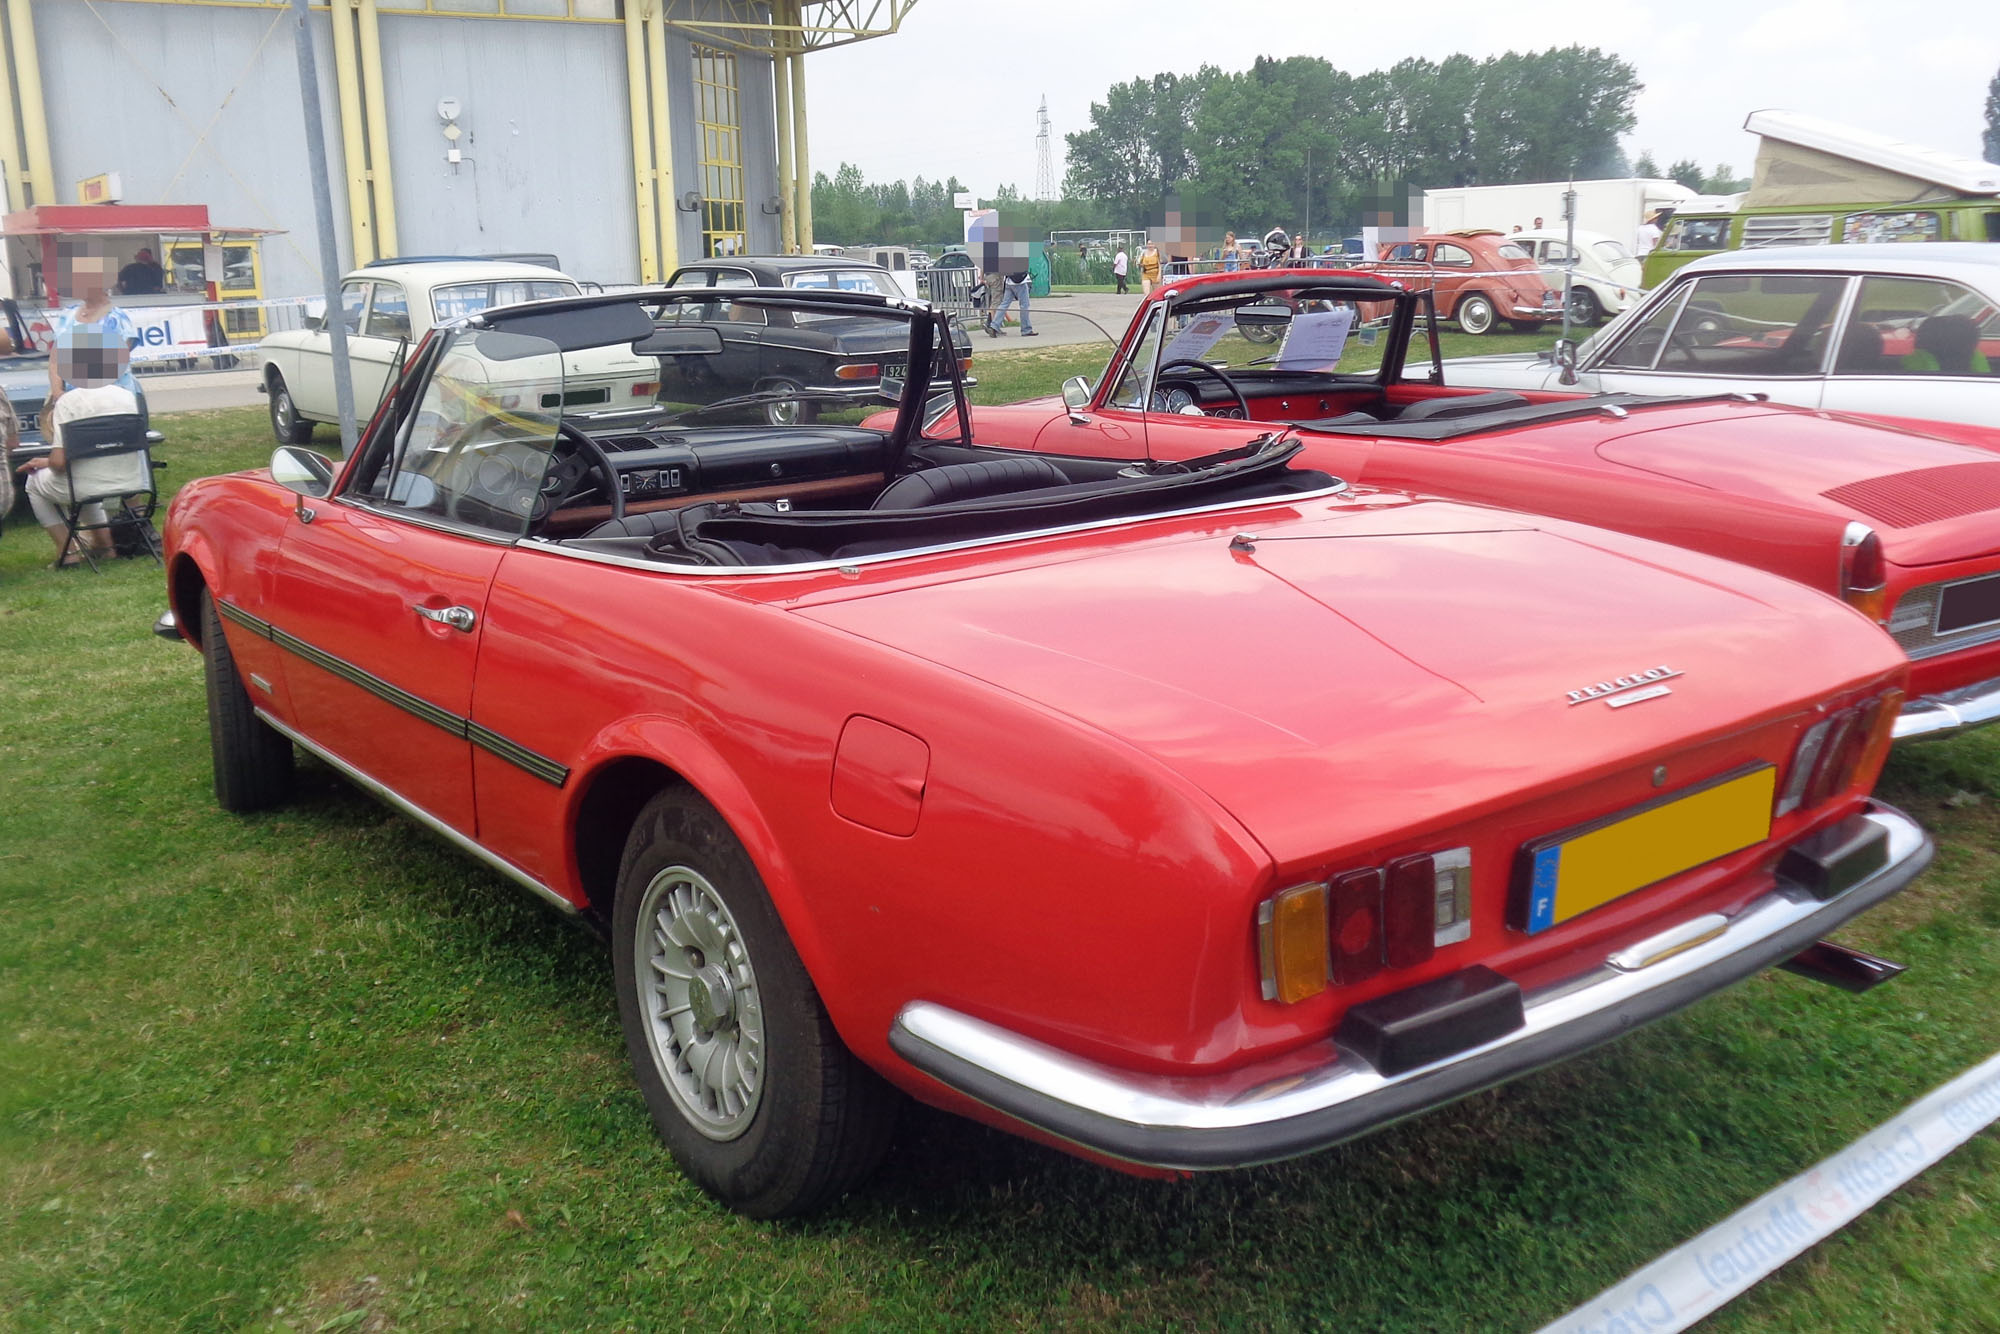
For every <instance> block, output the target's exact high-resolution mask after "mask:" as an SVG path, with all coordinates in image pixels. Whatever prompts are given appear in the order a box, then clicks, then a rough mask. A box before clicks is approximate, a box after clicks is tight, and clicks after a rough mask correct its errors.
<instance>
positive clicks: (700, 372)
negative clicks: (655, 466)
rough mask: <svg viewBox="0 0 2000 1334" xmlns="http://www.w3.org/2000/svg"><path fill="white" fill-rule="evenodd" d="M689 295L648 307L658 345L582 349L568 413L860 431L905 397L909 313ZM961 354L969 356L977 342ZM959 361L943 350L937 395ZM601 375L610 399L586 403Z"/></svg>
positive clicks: (720, 292)
mask: <svg viewBox="0 0 2000 1334" xmlns="http://www.w3.org/2000/svg"><path fill="white" fill-rule="evenodd" d="M689 295H690V297H691V298H694V299H688V300H679V301H670V302H658V301H653V302H647V303H645V304H644V306H643V309H645V310H646V312H647V314H648V317H649V318H650V319H651V320H652V322H653V324H654V334H653V336H652V337H651V338H649V339H641V340H639V341H638V342H636V343H627V344H625V345H624V346H619V347H603V348H592V349H588V350H585V351H578V352H572V353H571V354H570V356H569V364H568V370H569V374H568V378H567V381H566V385H565V393H564V399H565V408H566V410H568V411H570V412H571V413H572V415H574V414H575V413H577V412H578V411H581V412H582V413H584V414H590V415H597V414H605V413H608V414H611V415H615V416H619V417H625V416H639V417H643V418H644V419H645V421H646V422H648V423H649V424H658V423H661V422H669V421H685V422H688V423H690V424H692V425H697V426H722V425H732V424H735V425H742V424H752V423H762V424H764V425H771V426H790V425H803V424H808V423H813V422H818V423H821V424H829V425H831V424H838V425H855V424H858V423H859V422H861V421H862V420H863V419H864V418H867V417H869V416H871V415H873V414H875V413H877V412H880V411H881V410H882V409H883V408H884V407H885V406H888V405H890V404H893V403H895V402H896V401H897V399H898V397H899V396H900V395H901V392H902V385H903V380H904V377H905V375H906V374H907V371H908V368H909V355H910V354H909V348H910V320H909V318H908V317H906V316H903V315H901V314H895V315H890V314H886V313H878V312H877V311H876V310H873V309H869V308H866V307H862V308H858V309H845V310H839V309H829V308H826V307H820V308H818V309H808V308H806V307H805V306H804V305H803V304H790V303H787V302H785V301H784V300H783V299H777V298H770V297H764V298H757V297H748V298H742V299H738V298H737V297H735V296H733V295H731V294H729V293H727V292H726V291H725V290H724V289H710V290H708V291H707V292H706V293H704V294H702V296H701V297H695V294H694V293H690V294H689ZM959 337H960V338H961V339H963V335H962V334H960V335H959ZM956 354H957V355H958V356H959V357H960V358H961V360H964V359H966V358H969V356H970V348H969V346H968V343H967V342H964V341H961V342H960V343H959V345H958V347H957V350H956ZM952 356H953V352H952V350H950V349H939V353H938V357H937V363H936V366H935V367H934V369H933V372H932V375H933V381H934V383H933V385H932V390H933V392H936V391H937V390H938V389H939V388H940V386H942V388H943V389H944V391H946V392H949V390H950V377H951V358H952ZM600 380H601V381H607V382H608V383H607V386H606V387H607V388H608V391H609V392H608V393H607V394H606V396H605V397H604V398H603V399H601V400H595V402H594V403H593V404H591V405H581V396H580V393H579V390H580V389H582V388H583V387H584V386H586V385H594V384H595V383H597V382H599V381H600ZM597 404H601V406H597Z"/></svg>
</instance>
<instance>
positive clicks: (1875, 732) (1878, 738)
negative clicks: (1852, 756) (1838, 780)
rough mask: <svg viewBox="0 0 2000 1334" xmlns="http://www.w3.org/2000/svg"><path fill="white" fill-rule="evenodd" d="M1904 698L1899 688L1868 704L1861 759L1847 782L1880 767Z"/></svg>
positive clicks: (1893, 733) (1892, 737) (1893, 738)
mask: <svg viewBox="0 0 2000 1334" xmlns="http://www.w3.org/2000/svg"><path fill="white" fill-rule="evenodd" d="M1904 698H1905V696H1904V694H1903V692H1902V691H1900V690H1887V691H1884V692H1883V693H1882V694H1881V695H1880V696H1879V697H1878V698H1876V699H1875V700H1874V701H1873V702H1872V703H1871V704H1870V705H1869V706H1868V707H1869V709H1871V710H1873V712H1869V713H1868V715H1867V719H1866V721H1867V723H1868V724H1869V735H1868V740H1867V743H1866V746H1865V748H1864V749H1863V750H1862V752H1861V759H1860V760H1859V762H1857V763H1856V764H1855V766H1854V769H1853V771H1852V772H1851V773H1850V774H1849V775H1848V781H1849V782H1852V781H1853V780H1854V779H1855V778H1857V777H1859V776H1860V775H1862V774H1872V773H1875V772H1876V771H1877V770H1878V769H1880V768H1881V765H1882V761H1883V760H1884V759H1885V758H1886V757H1887V756H1888V753H1889V745H1890V743H1891V742H1893V741H1894V740H1895V739H1896V715H1897V714H1899V713H1901V712H1902V711H1903V700H1904Z"/></svg>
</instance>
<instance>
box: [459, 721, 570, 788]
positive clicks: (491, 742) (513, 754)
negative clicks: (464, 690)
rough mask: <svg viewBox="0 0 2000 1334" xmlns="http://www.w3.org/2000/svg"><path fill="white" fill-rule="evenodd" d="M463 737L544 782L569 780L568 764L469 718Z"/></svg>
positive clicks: (556, 782) (553, 783) (552, 783)
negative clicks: (533, 749)
mask: <svg viewBox="0 0 2000 1334" xmlns="http://www.w3.org/2000/svg"><path fill="white" fill-rule="evenodd" d="M465 739H466V740H468V741H470V742H471V743H472V744H473V745H475V746H477V747H479V748H480V749H481V750H484V751H488V752H490V753H492V754H494V755H498V756H499V757H500V758H501V759H503V760H505V761H507V763H509V764H511V765H514V766H515V767H516V768H519V769H525V770H527V771H528V772H529V773H531V774H533V775H534V776H535V777H537V778H539V779H541V780H542V781H543V782H544V783H549V784H551V785H553V786H555V787H561V786H562V785H563V784H564V783H566V782H568V781H569V766H568V765H566V764H558V763H557V762H556V761H554V760H552V759H550V758H549V757H548V756H546V755H542V754H538V753H536V752H535V751H532V750H529V749H528V748H527V747H526V746H524V745H522V744H520V743H519V742H518V741H509V740H508V739H507V738H506V737H504V736H501V735H500V734H499V733H498V732H495V731H493V730H492V729H491V728H487V727H481V726H480V725H479V724H478V723H475V722H473V721H472V720H471V719H467V720H466V723H465Z"/></svg>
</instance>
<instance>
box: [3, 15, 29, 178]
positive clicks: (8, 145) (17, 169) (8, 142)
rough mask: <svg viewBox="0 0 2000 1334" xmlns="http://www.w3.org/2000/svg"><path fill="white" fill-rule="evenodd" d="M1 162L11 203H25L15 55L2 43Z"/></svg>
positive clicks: (26, 170)
mask: <svg viewBox="0 0 2000 1334" xmlns="http://www.w3.org/2000/svg"><path fill="white" fill-rule="evenodd" d="M0 164H4V166H5V167H6V171H7V187H8V188H7V199H8V202H9V204H10V206H11V207H13V208H21V207H23V206H25V204H26V203H27V197H28V167H27V164H26V163H25V162H23V161H22V160H21V126H20V123H19V122H18V121H16V120H15V119H14V56H13V53H12V52H11V51H9V50H8V49H6V47H5V46H4V45H0Z"/></svg>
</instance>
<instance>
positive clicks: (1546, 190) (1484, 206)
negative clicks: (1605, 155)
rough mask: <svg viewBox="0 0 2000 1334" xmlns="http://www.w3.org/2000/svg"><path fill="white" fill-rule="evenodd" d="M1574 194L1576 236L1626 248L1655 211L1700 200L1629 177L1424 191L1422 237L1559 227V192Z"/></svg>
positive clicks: (1677, 188) (1672, 185)
mask: <svg viewBox="0 0 2000 1334" xmlns="http://www.w3.org/2000/svg"><path fill="white" fill-rule="evenodd" d="M1572 188H1574V189H1575V191H1576V226H1577V230H1578V231H1588V232H1603V233H1604V234H1605V235H1606V236H1611V237H1615V238H1617V239H1618V240H1620V241H1623V242H1624V243H1625V244H1626V245H1628V246H1629V245H1631V244H1632V237H1633V234H1634V233H1635V232H1637V231H1638V229H1639V223H1640V221H1641V220H1642V219H1644V218H1645V217H1646V215H1647V214H1649V213H1651V212H1652V211H1653V210H1654V209H1657V208H1675V209H1678V208H1683V207H1686V206H1688V205H1689V204H1690V203H1691V202H1692V201H1694V200H1697V199H1700V198H1701V196H1700V195H1698V194H1696V193H1695V192H1694V191H1693V190H1690V189H1688V188H1687V187H1686V186H1684V185H1681V184H1679V183H1677V182H1674V181H1659V180H1648V179H1646V178H1644V177H1638V176H1631V177H1623V178H1620V179H1616V180H1607V181H1578V182H1576V184H1575V186H1574V187H1572V186H1571V185H1570V183H1569V182H1568V181H1546V182H1540V183H1537V184H1532V185H1467V186H1458V187H1455V188H1452V189H1447V190H1426V191H1424V216H1423V222H1422V225H1423V227H1424V229H1425V230H1426V231H1433V232H1456V231H1465V230H1468V229H1471V228H1478V227H1487V228H1491V229H1493V230H1494V231H1501V232H1511V231H1513V230H1514V229H1515V228H1516V227H1520V228H1523V229H1532V228H1534V227H1535V226H1536V225H1537V224H1536V221H1535V220H1536V219H1537V218H1539V219H1541V222H1540V224H1539V225H1541V226H1543V227H1550V228H1560V227H1561V226H1562V225H1563V221H1562V213H1563V191H1565V190H1568V189H1572Z"/></svg>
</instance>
